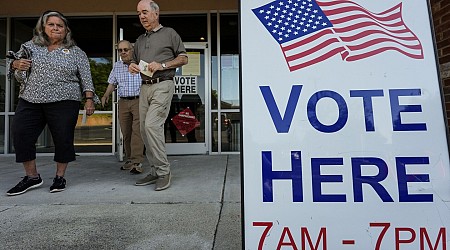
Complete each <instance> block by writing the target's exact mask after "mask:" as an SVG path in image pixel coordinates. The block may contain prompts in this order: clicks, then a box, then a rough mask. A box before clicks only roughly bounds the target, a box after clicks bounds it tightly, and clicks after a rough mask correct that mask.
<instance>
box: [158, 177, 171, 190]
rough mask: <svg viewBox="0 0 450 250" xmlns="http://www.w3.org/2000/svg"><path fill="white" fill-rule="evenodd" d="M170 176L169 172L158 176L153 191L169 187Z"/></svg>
mask: <svg viewBox="0 0 450 250" xmlns="http://www.w3.org/2000/svg"><path fill="white" fill-rule="evenodd" d="M171 178H172V176H171V174H170V172H169V173H168V174H166V175H162V176H158V179H157V180H156V185H155V191H161V190H164V189H166V188H168V187H170V179H171Z"/></svg>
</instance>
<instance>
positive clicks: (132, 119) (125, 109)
mask: <svg viewBox="0 0 450 250" xmlns="http://www.w3.org/2000/svg"><path fill="white" fill-rule="evenodd" d="M119 122H120V130H121V131H122V134H123V145H124V148H125V154H126V155H127V160H128V161H131V162H133V163H142V162H143V161H144V142H143V141H142V136H141V130H140V124H139V99H134V100H126V99H119Z"/></svg>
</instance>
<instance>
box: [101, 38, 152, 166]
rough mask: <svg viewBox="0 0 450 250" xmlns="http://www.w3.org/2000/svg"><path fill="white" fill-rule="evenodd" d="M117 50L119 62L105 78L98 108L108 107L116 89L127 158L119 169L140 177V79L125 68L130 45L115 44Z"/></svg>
mask: <svg viewBox="0 0 450 250" xmlns="http://www.w3.org/2000/svg"><path fill="white" fill-rule="evenodd" d="M117 50H118V51H119V53H120V58H121V59H122V60H121V61H118V62H116V63H115V64H114V66H113V69H112V70H111V73H110V74H109V78H108V83H109V85H108V88H107V89H106V91H105V94H104V95H103V97H102V106H104V105H105V103H108V101H109V96H110V95H111V93H112V92H113V91H114V90H115V89H116V87H117V88H118V91H117V94H118V96H119V122H120V129H121V131H122V134H123V145H124V148H125V155H126V157H127V160H126V161H125V164H123V166H121V167H120V169H121V170H129V171H130V172H131V173H134V174H140V173H142V162H143V161H144V142H143V141H142V137H141V132H140V127H139V126H140V124H139V92H140V88H141V82H142V79H141V77H140V76H139V75H138V74H131V73H130V72H128V64H130V61H131V57H132V53H133V47H132V45H131V43H130V42H129V41H127V40H122V41H119V43H118V44H117Z"/></svg>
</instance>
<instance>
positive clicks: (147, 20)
mask: <svg viewBox="0 0 450 250" xmlns="http://www.w3.org/2000/svg"><path fill="white" fill-rule="evenodd" d="M137 13H138V16H139V20H140V21H141V24H142V26H143V27H144V28H145V30H146V32H145V34H143V35H141V36H139V38H138V39H137V41H136V43H135V44H134V53H133V59H132V62H131V64H130V66H129V67H128V69H129V71H130V72H131V73H134V74H136V73H139V72H140V73H141V78H142V86H141V94H140V98H139V116H140V128H141V135H142V139H143V141H144V144H145V147H146V156H147V159H148V161H149V163H150V165H151V166H152V167H151V168H150V174H148V175H147V176H146V177H144V178H143V179H140V180H137V181H136V185H137V186H144V185H149V184H152V183H156V185H155V190H156V191H159V190H164V189H166V188H168V187H169V186H170V181H171V173H170V164H169V161H168V159H167V153H166V148H165V138H164V122H165V121H166V118H167V116H168V114H169V110H170V104H171V101H172V96H173V92H174V88H175V84H174V82H173V77H174V76H175V69H176V68H178V67H181V66H183V65H185V64H187V62H188V58H187V54H186V49H185V48H184V45H183V42H182V41H181V38H180V36H179V35H178V33H177V32H176V31H175V30H174V29H172V28H169V27H163V26H162V25H161V24H160V23H159V6H158V4H156V3H155V2H154V1H152V0H141V1H140V2H139V3H138V5H137Z"/></svg>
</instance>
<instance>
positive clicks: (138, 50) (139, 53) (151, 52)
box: [133, 26, 187, 79]
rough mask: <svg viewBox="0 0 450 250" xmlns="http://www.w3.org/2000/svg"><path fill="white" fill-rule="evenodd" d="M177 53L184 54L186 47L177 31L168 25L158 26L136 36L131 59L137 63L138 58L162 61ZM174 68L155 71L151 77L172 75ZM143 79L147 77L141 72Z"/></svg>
mask: <svg viewBox="0 0 450 250" xmlns="http://www.w3.org/2000/svg"><path fill="white" fill-rule="evenodd" d="M179 55H186V56H187V54H186V49H185V48H184V44H183V42H182V40H181V37H180V36H179V35H178V33H177V32H176V31H175V30H174V29H172V28H170V27H162V26H159V27H158V28H157V29H155V30H153V31H151V32H146V33H145V34H143V35H141V36H139V37H138V39H137V41H136V43H135V44H134V53H133V61H135V62H136V63H137V64H139V62H140V60H143V61H145V62H147V63H150V62H153V61H155V62H158V63H164V62H168V61H171V60H173V59H175V58H176V57H177V56H179ZM173 76H175V69H168V70H163V71H157V72H155V74H154V75H153V77H173ZM141 77H142V78H143V79H146V78H148V77H147V76H145V75H142V74H141Z"/></svg>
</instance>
